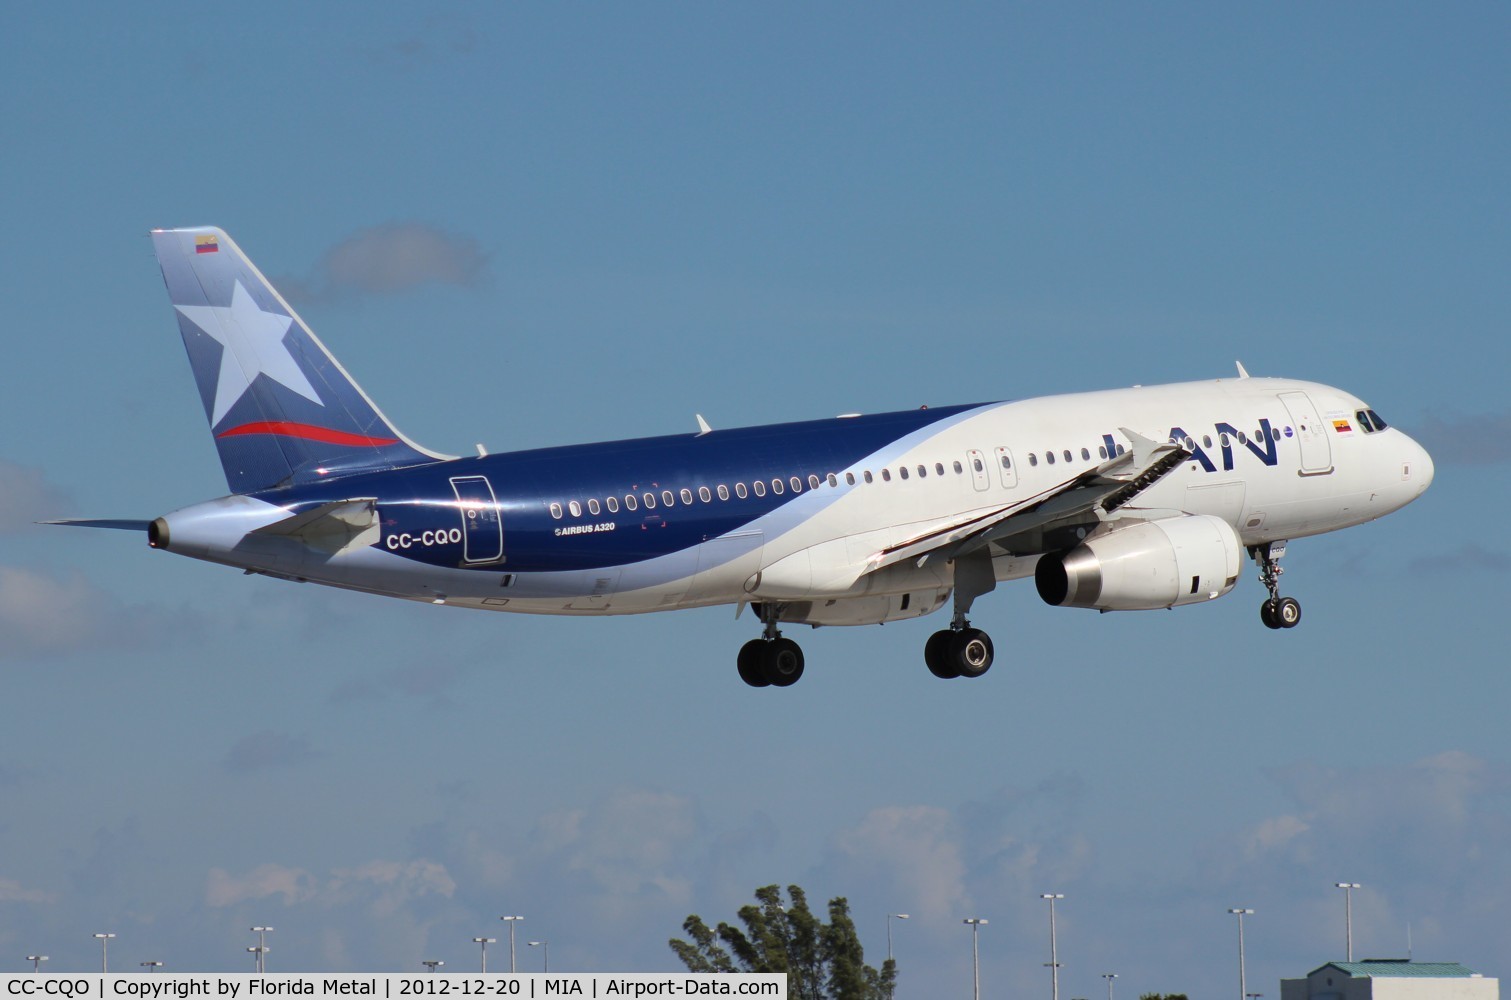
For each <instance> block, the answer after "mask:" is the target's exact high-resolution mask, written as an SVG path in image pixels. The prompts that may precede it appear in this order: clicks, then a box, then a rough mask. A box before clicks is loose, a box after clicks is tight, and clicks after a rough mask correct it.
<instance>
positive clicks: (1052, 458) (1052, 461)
mask: <svg viewBox="0 0 1511 1000" xmlns="http://www.w3.org/2000/svg"><path fill="white" fill-rule="evenodd" d="M1044 457H1045V458H1046V459H1048V460H1049V464H1050V465H1054V464H1055V453H1054V452H1052V451H1046V452H1045V453H1044Z"/></svg>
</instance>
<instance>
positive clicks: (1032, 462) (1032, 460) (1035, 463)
mask: <svg viewBox="0 0 1511 1000" xmlns="http://www.w3.org/2000/svg"><path fill="white" fill-rule="evenodd" d="M1028 465H1029V467H1030V468H1033V469H1037V468H1038V467H1039V456H1038V455H1035V454H1034V453H1033V452H1029V453H1028Z"/></svg>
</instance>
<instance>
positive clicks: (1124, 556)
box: [1034, 514, 1243, 611]
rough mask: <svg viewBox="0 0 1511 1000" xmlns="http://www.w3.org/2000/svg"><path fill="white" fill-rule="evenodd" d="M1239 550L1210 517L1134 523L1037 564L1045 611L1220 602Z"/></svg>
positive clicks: (1233, 535) (1237, 565)
mask: <svg viewBox="0 0 1511 1000" xmlns="http://www.w3.org/2000/svg"><path fill="white" fill-rule="evenodd" d="M1242 566H1243V545H1242V544H1241V543H1240V542H1239V540H1238V534H1237V532H1235V531H1234V530H1233V527H1232V525H1230V524H1228V522H1226V521H1224V520H1223V519H1222V518H1220V517H1213V516H1211V515H1207V514H1203V515H1186V516H1183V517H1172V518H1165V519H1163V520H1159V521H1141V522H1139V523H1137V524H1132V525H1129V526H1128V527H1126V528H1118V529H1116V530H1113V531H1109V532H1108V533H1107V534H1105V535H1097V536H1095V537H1092V538H1089V539H1087V540H1086V541H1084V542H1082V543H1081V544H1080V545H1077V546H1076V547H1075V548H1073V549H1071V550H1070V551H1068V552H1052V553H1049V554H1048V555H1045V556H1043V557H1042V558H1040V559H1039V565H1038V567H1037V568H1036V569H1035V571H1034V583H1036V584H1037V585H1038V588H1039V596H1040V597H1042V598H1044V601H1045V603H1047V604H1053V605H1057V606H1059V607H1064V608H1096V609H1097V610H1098V611H1153V610H1155V609H1157V608H1173V607H1176V606H1178V605H1182V604H1198V603H1200V602H1202V601H1210V600H1213V599H1214V598H1218V597H1221V596H1222V595H1224V594H1226V593H1227V592H1228V591H1230V590H1232V589H1233V585H1234V584H1235V583H1237V582H1238V573H1239V570H1240V569H1241V567H1242Z"/></svg>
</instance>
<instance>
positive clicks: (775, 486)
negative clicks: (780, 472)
mask: <svg viewBox="0 0 1511 1000" xmlns="http://www.w3.org/2000/svg"><path fill="white" fill-rule="evenodd" d="M783 489H785V487H783V486H782V481H781V480H780V479H773V480H772V481H771V492H773V493H775V494H776V495H777V496H781V495H782V491H783Z"/></svg>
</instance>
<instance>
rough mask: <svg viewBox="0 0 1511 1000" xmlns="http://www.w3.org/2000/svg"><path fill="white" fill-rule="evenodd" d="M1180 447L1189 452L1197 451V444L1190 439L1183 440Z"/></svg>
mask: <svg viewBox="0 0 1511 1000" xmlns="http://www.w3.org/2000/svg"><path fill="white" fill-rule="evenodd" d="M1180 446H1181V447H1182V448H1184V449H1186V450H1187V451H1195V450H1196V442H1195V441H1193V440H1191V439H1190V438H1183V439H1181V443H1180Z"/></svg>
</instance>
